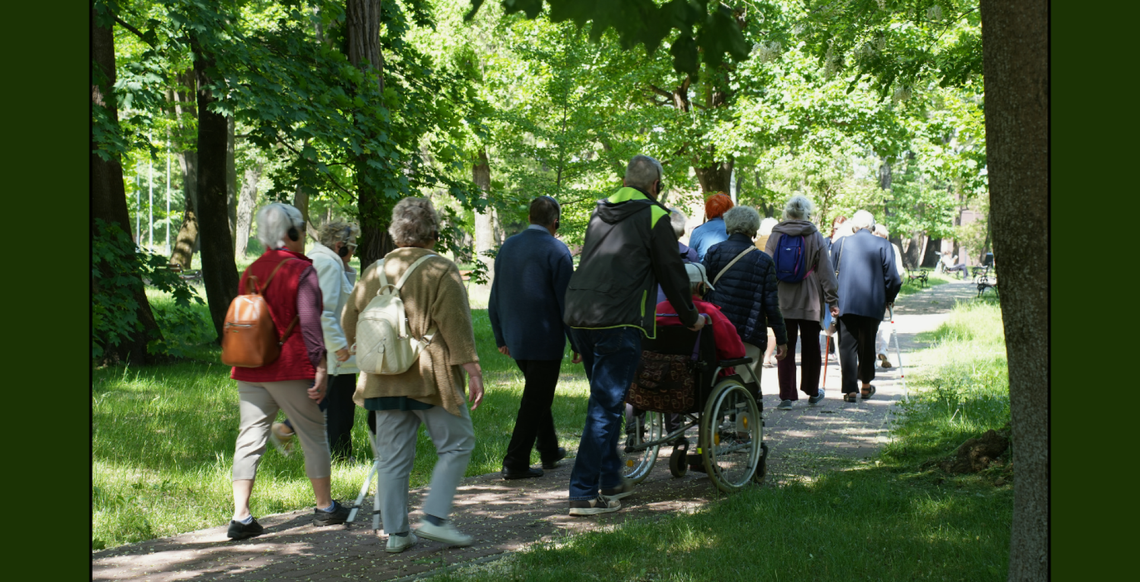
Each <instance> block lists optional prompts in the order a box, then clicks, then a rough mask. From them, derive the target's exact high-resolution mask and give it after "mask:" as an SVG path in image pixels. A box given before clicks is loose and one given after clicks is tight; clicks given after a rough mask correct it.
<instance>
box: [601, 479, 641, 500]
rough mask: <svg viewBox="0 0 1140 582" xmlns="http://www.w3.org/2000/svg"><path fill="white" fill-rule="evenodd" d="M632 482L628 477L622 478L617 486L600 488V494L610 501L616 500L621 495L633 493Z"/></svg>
mask: <svg viewBox="0 0 1140 582" xmlns="http://www.w3.org/2000/svg"><path fill="white" fill-rule="evenodd" d="M633 487H634V485H633V483H630V481H629V479H622V481H621V484H619V485H618V486H617V487H610V488H609V489H602V491H601V495H602V497H605V498H606V499H608V500H610V501H617V500H618V499H621V498H623V497H629V496H630V495H633Z"/></svg>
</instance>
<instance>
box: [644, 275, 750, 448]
mask: <svg viewBox="0 0 1140 582" xmlns="http://www.w3.org/2000/svg"><path fill="white" fill-rule="evenodd" d="M685 273H687V274H688V275H689V292H690V293H692V295H693V306H694V307H696V308H697V312H698V313H700V314H702V315H708V317H709V319H710V320H711V321H712V330H713V341H714V343H715V344H716V355H717V359H720V360H733V359H737V358H743V357H744V342H743V341H741V339H740V336H739V335H736V327H735V326H734V325H732V322H731V321H729V320H728V318H727V317H725V316H724V314H723V313H721V312H720V308H719V307H717V306H716V305H713V304H712V303H709V302H708V301H705V300H704V299H702V297H704V296H705V294H707V293H708V292H709V291H710V290H712V288H713V286H712V284H711V283H709V279H708V274H707V273H706V272H705V266H704V265H702V264H700V263H688V264H686V265H685ZM656 310H657V325H660V326H675V325H681V320H680V318H678V317H677V310H676V309H674V308H673V305H672V304H671V303H669V301H668V300H666V301H662V302H660V303H658V304H657V307H656ZM732 374H735V371H734V370H733V369H732V368H726V369H724V370H722V371H721V373H720V375H721V376H729V375H732ZM626 408H627V410H626V414H627V415H629V416H627V418H629V417H632V416H637V417H642V416H643V415H644V414H645V411H643V410H640V409H638V408H636V407H634V406H633V405H632V404H626ZM681 422H682V419H681V415H680V414H677V413H669V414H666V415H665V431H666V432H667V433H672V432H673V431H675V430H677V429H678V428H680V426H681ZM626 426H635V424H634V423H630V424H627V425H626ZM636 426H641V425H640V424H637V425H636ZM628 436H629V437H631V438H632V437H633V435H632V434H631V435H628ZM672 444H673V446H683V445H686V444H688V441H687V439H685V437H684V435H682V436H679V437H677V438H676V439H674V440H673V442H672ZM630 446H631V445H630V442H629V441H627V448H630Z"/></svg>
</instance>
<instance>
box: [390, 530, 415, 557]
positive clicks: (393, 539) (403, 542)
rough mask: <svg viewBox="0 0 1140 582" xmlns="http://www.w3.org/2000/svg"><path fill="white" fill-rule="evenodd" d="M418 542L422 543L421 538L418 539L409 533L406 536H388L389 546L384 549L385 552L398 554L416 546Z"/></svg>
mask: <svg viewBox="0 0 1140 582" xmlns="http://www.w3.org/2000/svg"><path fill="white" fill-rule="evenodd" d="M418 541H420V538H417V537H416V534H414V533H412V532H408V535H406V536H393V535H390V536H388V546H387V547H385V548H384V551H385V552H388V553H389V554H398V553H400V552H402V551H404V550H406V549H408V548H410V547H412V546H414V545H416V542H418Z"/></svg>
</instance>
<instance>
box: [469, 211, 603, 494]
mask: <svg viewBox="0 0 1140 582" xmlns="http://www.w3.org/2000/svg"><path fill="white" fill-rule="evenodd" d="M560 219H561V208H560V207H559V205H558V202H557V201H555V200H554V199H553V198H551V197H550V196H539V197H538V198H535V199H534V200H533V201H531V203H530V226H529V227H527V229H526V230H524V231H522V232H520V233H519V234H516V235H514V236H512V237H510V238H508V239H507V240H506V242H504V243H503V246H502V248H501V249H500V250H499V254H498V255H497V256H496V257H495V278H494V280H493V282H492V283H491V298H490V301H489V302H488V304H487V314H488V316H489V317H490V319H491V329H492V331H494V333H495V345H497V346H498V348H499V353H501V354H503V355H505V356H507V357H510V358H514V360H515V365H517V366H518V367H519V370H520V371H522V373H523V378H524V379H525V385H524V387H523V394H522V400H520V401H519V413H518V416H517V417H516V418H515V429H514V432H513V433H512V434H511V442H510V444H508V445H507V454H506V455H505V456H504V457H503V470H502V475H503V478H504V479H526V478H529V477H541V476H542V469H535V468H532V467H530V452H531V449H534V448H537V449H538V454H539V457H540V458H541V459H542V467H543V469H553V468H554V467H556V466H557V465H558V461H560V460H562V459H563V458H565V457H566V449H564V448H562V447H559V446H558V435H557V434H555V431H554V416H553V415H552V414H551V412H550V406H551V404H552V403H553V402H554V390H555V388H556V387H557V386H558V374H559V371H560V370H561V368H562V354H563V352H564V351H565V349H566V338H567V336H568V334H569V328H568V327H566V324H565V323H563V322H562V316H563V312H564V307H565V305H566V285H567V284H568V283H569V282H570V276H571V275H573V274H574V261H573V259H571V257H570V249H568V248H567V247H566V244H565V243H563V242H562V241H560V240H558V239H556V238H554V233H555V232H556V231H557V230H558V227H559V225H560ZM571 348H573V343H571ZM573 351H574V358H573V363H575V364H576V363H578V362H580V361H581V358H580V357H579V356H578V353H577V350H573Z"/></svg>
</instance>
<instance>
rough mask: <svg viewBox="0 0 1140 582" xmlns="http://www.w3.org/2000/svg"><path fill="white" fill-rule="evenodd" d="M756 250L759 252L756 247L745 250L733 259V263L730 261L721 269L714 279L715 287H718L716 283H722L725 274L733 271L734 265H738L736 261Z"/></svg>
mask: <svg viewBox="0 0 1140 582" xmlns="http://www.w3.org/2000/svg"><path fill="white" fill-rule="evenodd" d="M756 250H759V249H757V248H756V246H755V245H751V246H749V247H748V248H746V249H744V250H743V251H740V254H739V255H736V256H735V257H733V259H732V260H731V261H729V262H728V264H727V265H725V266H724V268H723V269H721V270H720V272H719V273H717V274H716V278H715V279H713V282H712V284H713V287H716V282H717V281H720V278H721V277H723V276H724V274H725V273H726V272H728V270H729V269H731V268H732V266H733V265H735V264H736V261H739V260H740V259H743V258H744V255H747V254H748V253H750V252H752V251H756Z"/></svg>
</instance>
